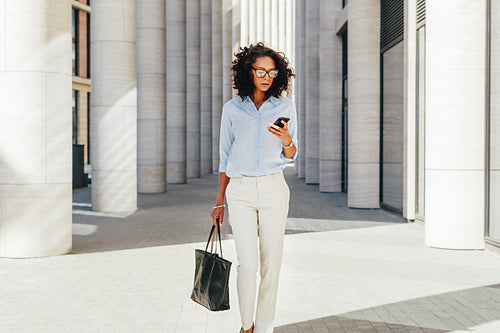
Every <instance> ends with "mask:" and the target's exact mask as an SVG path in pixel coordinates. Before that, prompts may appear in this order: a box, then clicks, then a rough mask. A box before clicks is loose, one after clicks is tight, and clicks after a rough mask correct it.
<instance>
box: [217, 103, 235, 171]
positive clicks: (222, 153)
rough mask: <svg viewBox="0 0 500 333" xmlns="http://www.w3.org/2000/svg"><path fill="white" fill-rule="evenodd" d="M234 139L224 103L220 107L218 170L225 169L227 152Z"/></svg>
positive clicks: (227, 157)
mask: <svg viewBox="0 0 500 333" xmlns="http://www.w3.org/2000/svg"><path fill="white" fill-rule="evenodd" d="M233 141H234V133H233V130H232V128H231V120H230V115H229V111H228V109H227V107H226V105H224V107H223V108H222V119H221V126H220V141H219V157H220V161H219V172H226V171H227V162H228V159H229V153H230V152H231V146H232V144H233Z"/></svg>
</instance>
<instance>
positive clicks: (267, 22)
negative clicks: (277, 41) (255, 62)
mask: <svg viewBox="0 0 500 333" xmlns="http://www.w3.org/2000/svg"><path fill="white" fill-rule="evenodd" d="M272 27H273V24H272V22H271V0H264V43H265V44H266V45H267V46H269V45H271V31H272Z"/></svg>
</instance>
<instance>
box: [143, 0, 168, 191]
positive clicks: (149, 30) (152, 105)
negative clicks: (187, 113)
mask: <svg viewBox="0 0 500 333" xmlns="http://www.w3.org/2000/svg"><path fill="white" fill-rule="evenodd" d="M136 32H137V190H138V191H139V192H141V193H160V192H165V190H166V172H165V153H166V150H165V1H164V0H138V1H137V31H136Z"/></svg>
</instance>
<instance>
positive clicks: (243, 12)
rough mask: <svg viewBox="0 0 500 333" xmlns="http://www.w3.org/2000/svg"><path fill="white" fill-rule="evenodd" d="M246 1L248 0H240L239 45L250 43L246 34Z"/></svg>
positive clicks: (243, 45)
mask: <svg viewBox="0 0 500 333" xmlns="http://www.w3.org/2000/svg"><path fill="white" fill-rule="evenodd" d="M248 1H249V0H240V20H241V29H240V34H241V37H240V46H241V47H245V46H248V45H250V43H249V36H248Z"/></svg>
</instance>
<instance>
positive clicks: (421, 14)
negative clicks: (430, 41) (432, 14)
mask: <svg viewBox="0 0 500 333" xmlns="http://www.w3.org/2000/svg"><path fill="white" fill-rule="evenodd" d="M424 24H425V0H417V28H419V27H420V26H422V25H424Z"/></svg>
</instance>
